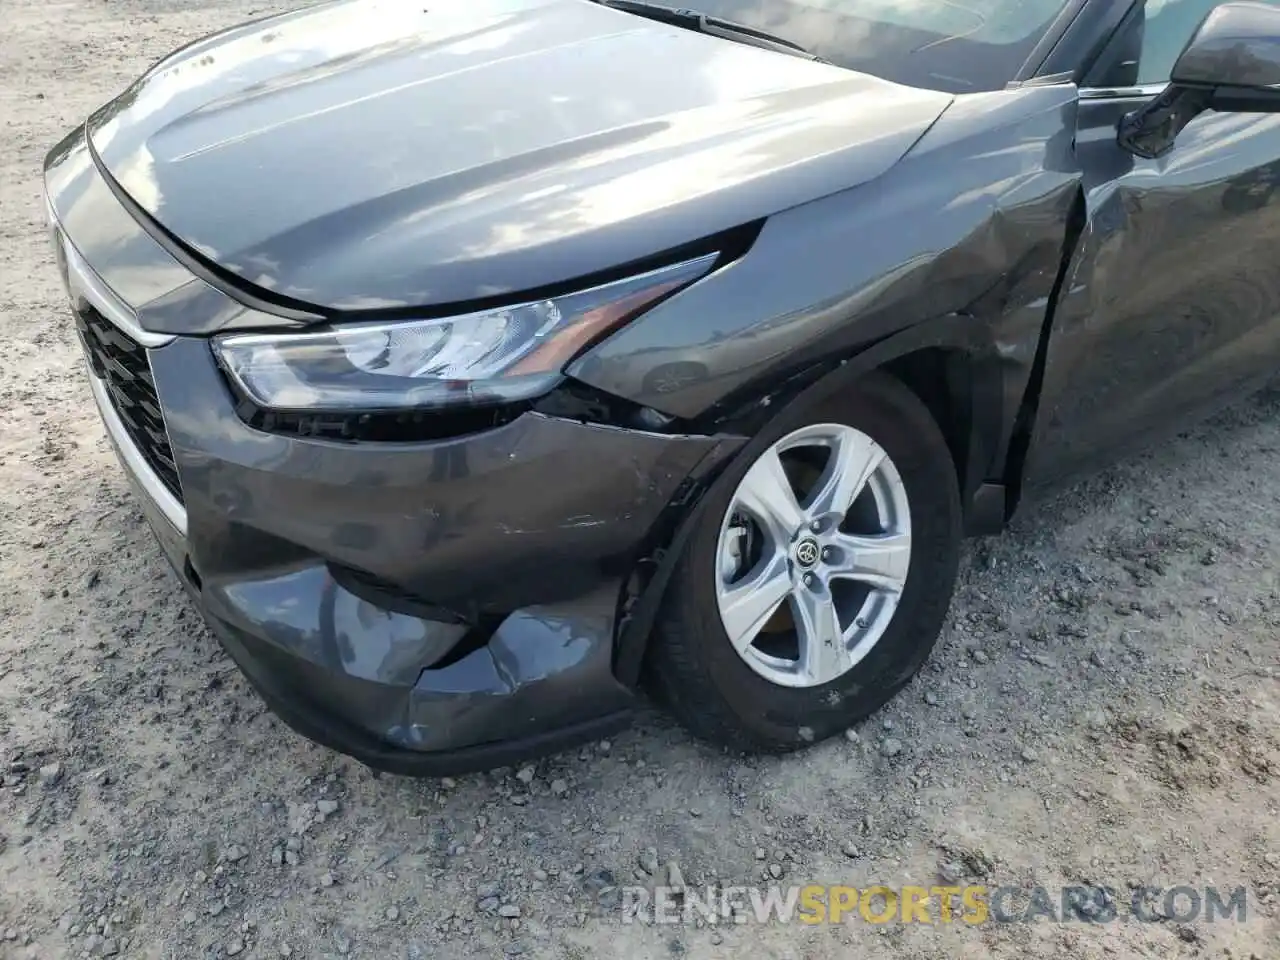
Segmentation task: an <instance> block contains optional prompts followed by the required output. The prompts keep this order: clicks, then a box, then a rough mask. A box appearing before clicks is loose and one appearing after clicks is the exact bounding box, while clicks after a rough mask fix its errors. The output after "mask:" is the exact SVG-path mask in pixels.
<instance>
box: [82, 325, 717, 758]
mask: <svg viewBox="0 0 1280 960" xmlns="http://www.w3.org/2000/svg"><path fill="white" fill-rule="evenodd" d="M150 359H151V367H152V371H153V374H154V378H155V383H156V390H157V394H158V395H159V397H160V401H161V407H162V408H163V409H164V411H165V417H166V421H167V424H168V431H169V436H170V442H171V446H172V450H173V456H174V460H175V462H176V463H177V466H178V472H179V476H180V478H181V483H182V500H183V502H182V505H181V506H180V507H179V509H180V511H181V513H180V522H176V523H175V522H174V509H173V504H172V502H171V501H172V497H171V496H170V495H168V494H167V491H165V489H164V487H163V485H161V484H158V482H157V481H156V479H155V477H154V474H153V473H152V472H151V471H150V470H149V468H148V466H147V464H146V462H145V461H144V460H142V459H141V458H140V457H139V456H138V453H137V450H136V448H135V447H134V446H133V445H132V444H131V442H130V439H129V436H128V435H127V433H126V432H125V431H124V429H123V427H122V425H121V424H120V418H119V417H118V416H117V414H116V411H115V410H114V409H113V407H112V402H111V398H110V395H109V393H108V391H107V390H106V389H105V388H104V387H103V385H102V383H101V381H98V380H97V379H96V378H91V380H92V384H93V395H94V398H95V400H96V401H97V402H98V405H99V409H100V411H101V413H102V417H103V421H104V423H105V424H106V426H107V432H108V435H109V436H110V437H111V440H112V443H113V445H114V446H115V448H116V450H117V453H118V454H119V456H120V460H121V462H122V464H123V465H124V466H125V468H126V471H127V472H128V474H129V476H130V479H131V480H132V481H133V484H134V486H135V488H136V489H137V492H138V494H139V498H140V501H141V503H142V506H143V509H144V512H145V514H146V516H147V518H148V520H149V521H150V523H151V526H152V528H153V529H154V530H155V532H156V535H157V538H158V539H159V541H160V543H161V545H162V547H163V549H164V552H165V554H166V556H167V557H168V559H169V560H170V562H171V563H172V565H173V567H174V569H175V570H176V571H178V573H179V574H180V576H181V577H182V579H183V581H184V583H185V585H186V586H187V588H188V590H189V592H190V593H191V595H192V597H193V599H194V600H195V601H196V603H197V605H198V607H199V608H200V610H201V612H202V614H203V615H204V617H205V619H206V620H207V621H208V623H209V624H210V626H211V627H212V629H213V631H214V633H215V634H216V635H217V636H218V638H219V640H220V641H221V642H222V644H223V646H224V647H225V648H226V649H227V651H228V653H229V654H230V655H231V656H232V658H233V659H234V660H235V661H236V663H237V664H238V665H239V666H240V667H241V669H242V670H243V672H244V673H245V674H246V675H247V676H248V678H249V679H250V680H251V681H252V682H253V684H254V686H255V687H256V688H257V689H258V690H259V692H260V693H261V694H262V696H263V698H264V699H265V700H266V701H267V702H268V704H269V705H270V706H271V707H272V708H273V710H275V712H276V713H278V714H279V715H280V716H281V718H282V719H284V720H285V721H286V722H287V723H289V724H290V725H291V726H292V727H294V728H295V729H296V730H298V731H299V732H300V733H302V734H304V735H305V736H308V737H310V738H312V739H315V740H317V741H319V742H321V743H324V744H326V745H328V746H331V747H333V748H335V749H337V750H340V751H342V752H344V753H348V754H351V755H353V756H355V757H357V758H358V759H360V760H362V761H363V762H365V763H367V764H369V765H370V766H374V767H378V768H380V769H387V770H392V771H395V772H403V773H417V774H439V773H445V772H457V771H461V770H465V769H473V768H480V767H490V766H494V765H497V764H502V763H506V762H511V761H513V760H514V759H516V758H518V757H522V756H526V755H529V754H532V753H540V752H545V751H548V750H554V749H558V748H562V747H564V746H568V745H570V744H571V743H574V742H577V741H580V740H583V739H588V738H592V737H597V736H600V735H602V734H603V733H604V732H605V731H607V730H611V729H615V728H617V727H618V726H620V725H622V724H623V723H624V722H625V721H626V718H627V715H628V712H629V710H630V707H631V705H632V696H633V695H632V692H631V691H630V690H629V689H628V688H627V687H625V686H624V685H623V684H621V683H620V682H619V681H618V680H617V679H616V678H615V676H614V668H613V654H614V637H615V632H616V631H615V627H616V622H617V617H618V612H619V604H620V600H621V597H622V591H623V586H624V583H625V581H626V579H627V577H628V576H629V575H630V573H631V572H632V568H633V566H634V563H635V560H636V559H637V553H638V550H639V548H640V547H641V545H642V544H644V543H645V542H646V539H647V538H648V536H649V533H650V531H651V530H652V529H653V528H654V527H655V525H656V524H658V522H659V519H660V515H661V513H662V511H663V509H664V508H665V507H666V505H667V503H668V501H669V500H670V498H671V496H672V494H673V493H674V492H675V490H676V488H677V486H678V485H679V484H680V483H681V481H683V480H685V478H686V477H689V476H693V475H697V474H698V473H700V470H701V469H704V468H705V467H706V465H707V464H708V463H710V462H718V460H719V459H720V457H719V448H720V446H721V443H720V441H717V440H715V439H713V438H701V437H666V436H658V435H653V434H645V433H637V432H633V431H628V430H622V429H617V428H612V427H601V426H593V425H586V424H580V423H574V422H569V421H564V420H559V419H555V418H551V417H545V416H539V415H536V414H526V415H525V416H523V417H521V418H519V419H518V420H516V421H514V422H513V423H511V424H508V425H506V426H504V427H500V428H497V429H495V430H492V431H487V432H485V433H481V434H476V435H472V436H469V437H463V438H457V439H451V440H445V441H439V442H435V443H424V444H397V445H389V444H349V445H348V444H335V443H326V442H318V441H306V440H301V439H296V438H290V437H281V436H275V435H269V434H264V433H260V432H258V431H255V430H252V429H250V428H249V427H247V426H246V425H244V424H243V423H242V422H241V421H240V420H239V419H238V418H237V416H236V414H235V411H234V408H233V405H232V398H231V396H230V394H229V393H228V391H227V388H226V386H225V385H224V383H223V382H222V380H221V375H220V373H219V371H218V370H217V369H216V366H215V364H214V362H213V360H212V356H211V354H210V351H209V347H208V343H207V342H206V341H203V340H198V339H187V338H178V339H176V340H174V341H172V342H171V343H169V344H168V345H166V346H164V347H162V348H159V349H155V350H152V351H151V352H150ZM184 528H185V530H184ZM351 571H359V572H360V574H361V577H360V578H355V579H353V578H352V577H351V575H350V572H351ZM368 582H376V583H378V584H380V585H381V587H380V592H379V591H375V592H374V593H372V594H371V593H370V592H368V591H366V590H364V589H362V584H366V583H368ZM393 591H394V592H393ZM384 598H385V599H384ZM419 601H421V602H422V605H423V606H424V607H426V608H427V609H434V608H439V609H440V610H441V612H442V613H441V616H440V618H439V619H432V618H431V617H429V616H424V615H421V613H420V612H419V611H418V610H415V609H414V604H415V603H417V602H419ZM428 605H430V606H428ZM450 614H456V616H454V615H450Z"/></svg>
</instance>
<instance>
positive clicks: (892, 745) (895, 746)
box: [880, 737, 902, 757]
mask: <svg viewBox="0 0 1280 960" xmlns="http://www.w3.org/2000/svg"><path fill="white" fill-rule="evenodd" d="M901 752H902V741H901V740H899V739H898V738H897V737H885V738H884V742H883V743H881V744H880V753H881V754H883V755H884V756H886V757H896V756H897V755H898V754H900V753H901Z"/></svg>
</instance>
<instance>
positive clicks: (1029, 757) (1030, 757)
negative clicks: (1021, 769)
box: [1020, 747, 1040, 763]
mask: <svg viewBox="0 0 1280 960" xmlns="http://www.w3.org/2000/svg"><path fill="white" fill-rule="evenodd" d="M1020 756H1021V757H1022V761H1023V762H1024V763H1035V762H1036V761H1037V760H1039V759H1040V755H1039V754H1037V753H1036V752H1035V751H1034V750H1032V749H1031V748H1030V747H1027V748H1025V749H1024V750H1023V751H1022V753H1021V754H1020Z"/></svg>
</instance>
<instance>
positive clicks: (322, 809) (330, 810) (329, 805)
mask: <svg viewBox="0 0 1280 960" xmlns="http://www.w3.org/2000/svg"><path fill="white" fill-rule="evenodd" d="M338 807H339V804H338V801H337V800H320V801H318V802H317V803H316V811H317V812H318V813H319V814H320V816H322V817H330V816H333V814H335V813H337V812H338Z"/></svg>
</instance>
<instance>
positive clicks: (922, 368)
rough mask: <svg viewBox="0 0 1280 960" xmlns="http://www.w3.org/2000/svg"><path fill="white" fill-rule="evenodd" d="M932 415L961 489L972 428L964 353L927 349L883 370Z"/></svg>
mask: <svg viewBox="0 0 1280 960" xmlns="http://www.w3.org/2000/svg"><path fill="white" fill-rule="evenodd" d="M881 369H882V370H884V371H885V372H886V373H888V374H890V375H891V376H892V377H894V378H895V379H896V380H898V381H899V382H900V383H902V384H903V385H904V386H905V387H906V388H907V389H908V390H910V391H911V392H912V393H914V394H915V395H916V396H917V397H918V398H919V399H920V402H921V403H923V404H924V405H925V407H927V408H928V410H929V413H930V414H932V416H933V420H934V422H935V423H936V424H937V425H938V429H940V430H941V431H942V436H943V437H944V438H945V439H946V441H947V448H948V449H949V450H950V451H951V461H952V463H953V464H954V465H955V468H956V482H957V483H959V484H960V489H961V490H962V491H963V490H965V489H966V486H967V483H968V477H967V476H966V474H967V472H968V463H969V451H970V445H971V438H972V428H973V390H972V372H971V370H970V363H969V356H968V354H966V353H965V352H964V351H963V350H956V349H946V348H943V347H928V348H926V349H924V350H917V351H915V352H913V353H908V354H904V355H903V356H901V357H897V358H895V359H893V360H890V361H889V362H888V363H886V364H885V365H884V366H883V367H881Z"/></svg>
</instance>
